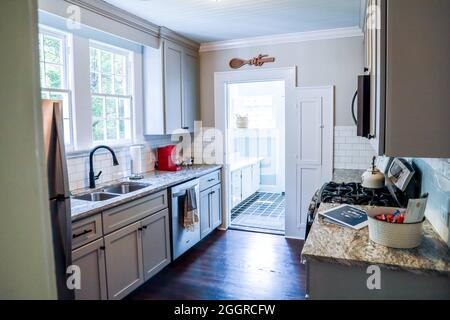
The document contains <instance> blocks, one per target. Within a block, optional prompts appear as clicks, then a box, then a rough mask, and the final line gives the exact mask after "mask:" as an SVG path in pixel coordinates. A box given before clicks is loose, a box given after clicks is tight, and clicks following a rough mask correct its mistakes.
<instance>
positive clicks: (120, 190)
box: [103, 182, 150, 194]
mask: <svg viewBox="0 0 450 320" xmlns="http://www.w3.org/2000/svg"><path fill="white" fill-rule="evenodd" d="M149 186H150V184H148V183H137V182H122V183H119V184H116V185H113V186H110V187H106V188H103V191H104V192H108V193H116V194H126V193H130V192H133V191H137V190H141V189H144V188H147V187H149Z"/></svg>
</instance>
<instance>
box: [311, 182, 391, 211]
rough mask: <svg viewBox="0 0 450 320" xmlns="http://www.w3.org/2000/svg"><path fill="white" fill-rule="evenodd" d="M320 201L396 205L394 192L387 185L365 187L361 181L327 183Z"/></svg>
mask: <svg viewBox="0 0 450 320" xmlns="http://www.w3.org/2000/svg"><path fill="white" fill-rule="evenodd" d="M319 202H324V203H341V204H354V205H371V206H383V207H396V206H397V202H396V201H395V199H394V197H393V196H392V194H391V193H390V192H389V190H388V188H387V187H384V188H382V189H368V188H363V187H362V186H361V184H360V183H356V182H352V183H335V182H329V183H326V184H325V185H324V186H323V187H322V189H321V191H320V193H319Z"/></svg>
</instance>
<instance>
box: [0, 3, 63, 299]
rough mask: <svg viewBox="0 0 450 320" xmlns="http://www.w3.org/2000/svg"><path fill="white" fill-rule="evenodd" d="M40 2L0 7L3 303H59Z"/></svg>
mask: <svg viewBox="0 0 450 320" xmlns="http://www.w3.org/2000/svg"><path fill="white" fill-rule="evenodd" d="M36 15H37V4H36V0H21V1H17V0H2V1H1V2H0V41H1V42H2V43H3V44H6V43H7V44H8V45H2V46H1V47H0V61H1V63H2V68H1V70H2V77H1V78H0V87H1V89H0V106H1V107H0V150H1V156H0V181H1V183H2V184H1V187H0V203H1V209H0V225H1V226H2V232H0V299H54V298H56V285H55V271H54V265H53V247H52V243H51V232H50V212H49V207H48V200H47V199H48V194H47V192H46V190H47V178H46V171H45V168H44V161H43V159H44V157H43V139H42V115H41V100H40V92H39V91H40V88H39V69H38V61H39V59H38V52H37V51H38V50H37V48H38V43H37V42H38V38H37V16H36Z"/></svg>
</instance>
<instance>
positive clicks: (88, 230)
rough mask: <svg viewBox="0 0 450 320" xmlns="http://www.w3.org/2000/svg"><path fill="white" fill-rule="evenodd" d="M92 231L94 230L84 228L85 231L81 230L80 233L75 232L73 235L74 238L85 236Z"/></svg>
mask: <svg viewBox="0 0 450 320" xmlns="http://www.w3.org/2000/svg"><path fill="white" fill-rule="evenodd" d="M91 232H92V229H87V230H83V232H80V233H74V234H73V235H72V239H75V238H78V237H81V236H84V235H85V234H88V233H91Z"/></svg>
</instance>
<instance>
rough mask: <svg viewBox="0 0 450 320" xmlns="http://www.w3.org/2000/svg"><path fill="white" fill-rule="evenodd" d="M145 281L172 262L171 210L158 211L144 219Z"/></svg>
mask: <svg viewBox="0 0 450 320" xmlns="http://www.w3.org/2000/svg"><path fill="white" fill-rule="evenodd" d="M142 252H143V267H144V281H147V280H148V279H150V278H151V277H153V276H154V275H155V274H157V273H158V272H159V271H161V270H162V269H163V268H164V267H165V266H167V265H168V264H169V263H170V229H169V211H168V210H167V209H165V210H163V211H161V212H158V213H156V214H154V215H151V216H150V217H148V218H146V219H144V220H142Z"/></svg>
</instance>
